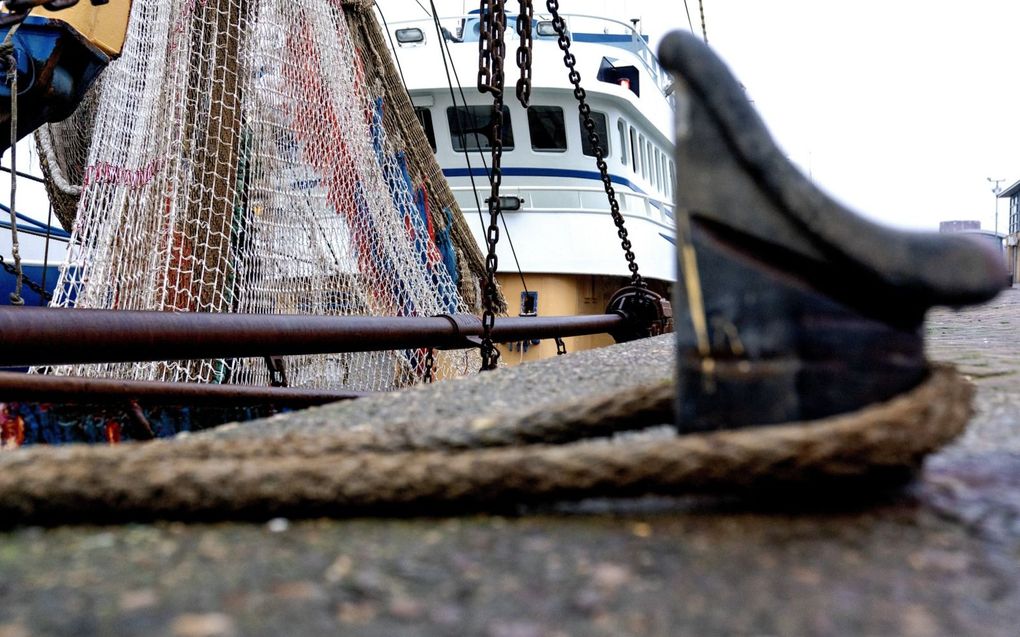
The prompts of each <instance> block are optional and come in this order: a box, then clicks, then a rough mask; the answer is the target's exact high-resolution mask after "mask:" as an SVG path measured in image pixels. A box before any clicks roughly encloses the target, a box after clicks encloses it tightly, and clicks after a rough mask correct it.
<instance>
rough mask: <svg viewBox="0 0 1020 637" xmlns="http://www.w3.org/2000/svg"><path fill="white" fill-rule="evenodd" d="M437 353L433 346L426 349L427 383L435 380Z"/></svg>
mask: <svg viewBox="0 0 1020 637" xmlns="http://www.w3.org/2000/svg"><path fill="white" fill-rule="evenodd" d="M435 354H436V350H435V349H433V348H431V347H430V348H428V349H427V350H425V374H424V376H425V382H426V383H431V382H432V381H433V380H435V376H434V374H435V372H434V370H435V367H436V356H435Z"/></svg>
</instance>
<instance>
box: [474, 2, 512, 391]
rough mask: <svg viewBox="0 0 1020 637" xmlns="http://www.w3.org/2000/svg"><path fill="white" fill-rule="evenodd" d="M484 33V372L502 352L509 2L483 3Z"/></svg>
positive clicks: (481, 57)
mask: <svg viewBox="0 0 1020 637" xmlns="http://www.w3.org/2000/svg"><path fill="white" fill-rule="evenodd" d="M480 4H481V6H480V11H481V30H480V32H479V39H478V56H479V64H478V90H479V91H481V92H482V93H492V169H491V171H490V174H491V175H492V183H491V190H490V194H489V199H488V204H489V227H488V230H487V231H486V235H485V243H486V246H487V248H488V254H487V255H486V257H485V287H484V288H483V290H482V347H481V349H482V351H481V354H482V370H483V371H486V370H491V369H496V367H497V366H498V364H499V350H497V349H496V347H495V345H493V343H492V328H493V326H494V325H495V324H496V312H495V310H494V309H493V308H495V307H496V300H497V299H496V297H497V294H498V292H497V290H496V271H497V269H498V266H499V259H498V258H497V256H496V244H497V243H499V215H500V214H502V212H503V210H502V206H501V205H500V200H499V187H500V185H502V183H503V173H502V170H501V164H502V160H503V85H504V75H503V61H504V60H505V59H506V6H505V0H481V3H480Z"/></svg>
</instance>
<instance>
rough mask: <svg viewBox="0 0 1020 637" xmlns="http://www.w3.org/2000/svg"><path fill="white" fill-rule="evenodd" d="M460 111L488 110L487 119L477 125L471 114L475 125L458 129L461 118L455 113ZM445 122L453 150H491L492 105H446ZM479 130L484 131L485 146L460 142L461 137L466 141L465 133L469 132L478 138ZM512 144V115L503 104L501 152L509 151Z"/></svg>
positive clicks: (511, 148)
mask: <svg viewBox="0 0 1020 637" xmlns="http://www.w3.org/2000/svg"><path fill="white" fill-rule="evenodd" d="M461 112H471V113H476V112H488V119H487V120H485V123H484V124H482V125H478V121H479V120H478V119H477V117H476V116H475V115H472V119H474V122H473V123H474V124H475V127H474V128H469V129H467V130H464V131H462V130H459V129H460V127H461V121H462V120H461V119H460V117H458V115H457V114H458V113H461ZM446 124H447V126H448V127H449V129H450V144H451V145H452V146H453V150H454V151H455V152H458V153H463V152H465V151H467V152H469V153H470V152H476V151H479V150H481V151H489V150H492V143H491V141H492V140H491V134H492V106H490V105H478V104H468V105H467V106H464V105H462V104H459V105H456V106H447V107H446ZM479 132H484V133H485V135H484V139H485V140H486V142H487V144H486V145H485V146H481V145H480V144H479V145H476V146H471V145H470V144H469V143H465V144H461V139H463V140H464V141H467V135H468V134H469V133H470V134H473V135H475V136H476V137H475V139H478V137H477V136H478V134H479ZM514 146H515V140H514V129H513V117H512V115H511V113H510V108H509V107H508V106H506V105H505V104H504V105H503V152H510V151H512V150H513V149H514Z"/></svg>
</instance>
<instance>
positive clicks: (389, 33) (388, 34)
mask: <svg viewBox="0 0 1020 637" xmlns="http://www.w3.org/2000/svg"><path fill="white" fill-rule="evenodd" d="M374 4H375V10H376V11H378V12H379V17H380V18H382V23H383V28H384V29H385V30H386V37H387V38H389V40H390V48H391V49H393V59H394V60H395V61H396V63H397V71H398V72H399V73H400V83H401V84H403V85H404V92H405V93H406V92H407V80H405V79H404V69H403V68H402V67H401V66H400V56H399V55H397V45H396V44H394V43H393V32H392V31H390V25H389V23H388V22H386V15H385V14H383V10H382V7H380V6H379V3H378V2H376V3H374Z"/></svg>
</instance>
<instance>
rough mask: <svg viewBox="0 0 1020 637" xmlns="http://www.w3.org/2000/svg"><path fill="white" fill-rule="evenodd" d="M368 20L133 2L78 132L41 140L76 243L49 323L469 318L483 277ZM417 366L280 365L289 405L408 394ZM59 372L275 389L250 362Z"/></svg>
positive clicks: (393, 356) (252, 2) (75, 120)
mask: <svg viewBox="0 0 1020 637" xmlns="http://www.w3.org/2000/svg"><path fill="white" fill-rule="evenodd" d="M370 6H371V4H370V3H364V2H352V1H344V2H341V0H186V1H185V2H180V3H176V2H135V3H134V4H133V8H132V15H131V22H130V27H129V31H128V37H127V41H126V44H125V48H124V51H123V54H122V56H121V57H120V58H119V59H118V60H116V61H115V62H113V63H112V64H111V65H110V67H109V68H108V69H107V70H106V71H105V73H104V75H103V77H102V81H101V83H100V84H99V85H98V86H97V87H96V89H95V90H94V91H93V92H92V94H91V95H90V97H89V98H88V99H87V100H86V101H85V103H84V104H83V105H82V107H81V108H80V109H79V110H78V112H76V113H75V114H74V115H73V116H72V117H71V118H70V119H69V120H67V121H65V122H61V123H58V124H54V125H51V126H49V127H46V128H45V129H44V130H42V131H40V133H39V134H38V135H37V144H38V145H39V148H40V156H41V157H42V160H43V163H44V170H45V172H46V175H47V178H48V179H47V180H48V182H49V188H50V192H51V193H55V194H56V196H55V197H54V198H55V205H56V206H57V208H58V213H59V214H60V216H61V218H62V219H64V220H65V223H70V224H71V228H72V235H73V236H72V239H71V246H70V249H69V251H68V257H67V261H66V262H65V264H64V265H63V267H62V269H61V275H60V280H59V282H58V285H57V292H56V294H55V296H54V300H53V305H54V306H58V307H77V308H104V309H120V310H160V311H175V312H241V313H256V314H315V315H334V316H343V315H372V316H434V315H437V314H444V313H454V312H477V311H478V306H477V304H478V298H479V297H478V281H479V279H480V277H481V275H482V272H483V263H482V260H481V257H480V255H479V253H478V250H477V247H476V246H475V244H474V241H473V239H472V238H471V236H470V234H469V232H468V230H467V228H466V227H465V225H464V221H463V220H462V218H461V215H460V211H459V210H458V209H457V208H456V204H455V203H454V200H453V197H452V194H451V193H450V191H449V189H448V187H447V186H446V184H445V182H444V181H443V179H442V174H441V171H440V170H439V168H438V166H437V165H436V163H435V160H434V158H433V156H432V153H431V151H430V150H428V148H429V147H428V144H427V142H426V141H425V137H424V134H423V133H422V131H421V129H420V126H419V125H418V123H417V120H416V119H415V117H414V114H413V111H412V107H411V104H410V101H409V100H408V98H407V95H406V92H404V89H403V87H402V86H400V84H399V80H396V81H394V79H393V76H394V75H395V71H394V69H393V67H392V63H391V62H390V60H389V53H388V51H386V50H385V48H383V47H380V46H379V44H380V42H381V33H380V32H379V28H378V26H377V25H376V23H375V20H374V16H373V15H372V14H371V12H370ZM422 149H426V151H428V152H424V151H422ZM72 206H73V209H72ZM61 208H63V209H61ZM426 353H427V352H426V351H425V350H402V351H390V352H375V353H355V354H341V355H327V356H301V357H289V358H288V359H287V375H288V379H289V384H290V385H291V386H296V387H297V386H304V387H321V388H350V389H356V390H362V391H378V390H385V389H391V388H395V387H400V386H405V385H409V384H413V383H415V382H419V381H421V380H422V378H423V376H424V374H425V373H426V372H425V367H426V363H425V360H426ZM472 356H473V355H472ZM435 359H436V361H435V373H436V375H437V376H439V377H444V376H447V377H448V376H454V375H461V374H463V373H466V372H468V371H470V370H474V369H477V367H478V364H477V362H476V361H475V360H471V359H469V356H468V354H465V353H464V352H451V353H445V352H437V353H436V355H435ZM53 371H55V372H57V373H61V374H73V375H81V376H93V377H96V376H99V377H115V378H127V379H135V380H164V381H200V382H230V383H243V384H268V383H269V381H270V374H269V371H268V369H267V365H266V362H265V361H264V360H263V359H244V360H241V359H235V360H222V359H221V360H206V361H178V362H163V363H136V364H110V365H82V366H73V367H64V368H58V369H55V370H53Z"/></svg>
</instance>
